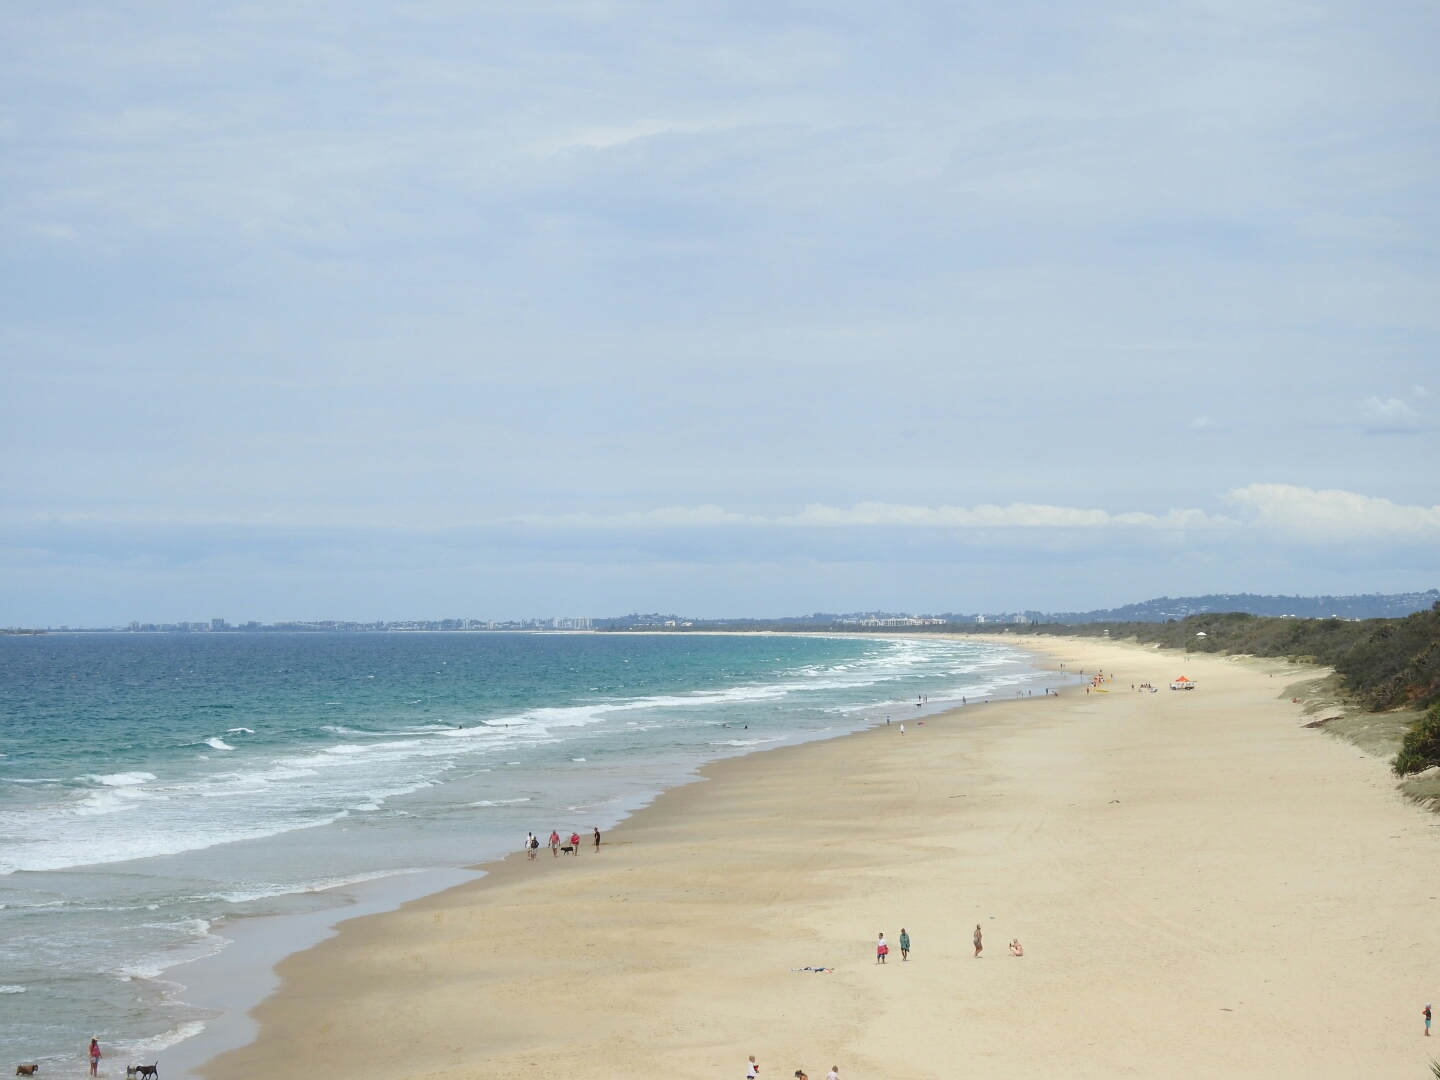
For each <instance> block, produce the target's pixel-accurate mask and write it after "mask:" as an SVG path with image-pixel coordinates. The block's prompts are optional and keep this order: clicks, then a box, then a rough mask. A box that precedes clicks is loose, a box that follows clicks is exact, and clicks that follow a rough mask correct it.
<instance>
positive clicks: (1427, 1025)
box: [91, 1001, 1430, 1076]
mask: <svg viewBox="0 0 1440 1080" xmlns="http://www.w3.org/2000/svg"><path fill="white" fill-rule="evenodd" d="M1425 1037H1426V1038H1427V1039H1428V1038H1429V1037H1430V1002H1428V1001H1427V1002H1425ZM91 1075H92V1076H93V1075H94V1073H93V1072H92V1073H91Z"/></svg>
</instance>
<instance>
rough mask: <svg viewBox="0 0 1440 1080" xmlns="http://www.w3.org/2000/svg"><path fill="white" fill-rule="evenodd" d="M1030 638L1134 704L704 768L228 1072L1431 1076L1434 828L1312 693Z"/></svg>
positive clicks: (405, 933)
mask: <svg viewBox="0 0 1440 1080" xmlns="http://www.w3.org/2000/svg"><path fill="white" fill-rule="evenodd" d="M1006 640H1007V641H1011V642H1014V643H1015V644H1023V641H1017V640H1016V639H1014V638H1007V639H1006ZM1031 644H1032V646H1033V647H1034V648H1035V649H1050V650H1055V653H1054V655H1055V657H1056V658H1057V659H1063V660H1065V661H1066V662H1067V663H1068V664H1069V665H1070V666H1071V667H1072V668H1073V667H1085V668H1086V669H1087V670H1093V668H1094V667H1096V666H1103V667H1105V668H1106V669H1107V670H1109V669H1110V667H1111V666H1112V665H1113V667H1114V669H1115V671H1116V672H1117V673H1118V675H1117V678H1116V680H1115V682H1113V683H1111V684H1110V686H1109V689H1110V691H1111V692H1110V693H1107V694H1092V695H1089V696H1088V697H1087V696H1086V694H1085V693H1084V691H1083V690H1078V691H1077V690H1070V691H1067V692H1066V694H1065V696H1064V697H1063V698H1062V699H1061V700H1054V699H1048V700H1047V699H1042V698H1039V697H1036V698H1033V699H1030V700H1027V701H1025V702H1023V703H1018V702H1017V703H1007V704H997V705H992V706H988V707H982V708H974V707H972V708H968V709H963V710H958V711H956V712H954V713H950V714H948V715H947V716H945V717H940V718H935V719H930V720H927V721H926V722H925V723H924V724H923V725H917V724H916V723H915V721H914V720H913V718H912V719H910V720H908V721H907V723H906V730H907V734H906V735H905V736H904V737H903V738H902V737H901V735H900V734H899V730H898V726H897V725H892V726H890V727H888V728H885V727H881V728H878V729H874V730H871V731H867V732H863V733H861V734H859V735H853V736H848V737H845V738H840V739H834V740H831V741H828V742H822V743H811V744H808V745H804V746H799V747H792V748H787V749H781V750H776V751H772V752H768V753H760V754H754V755H751V756H749V757H745V758H741V759H735V760H731V761H725V762H721V763H718V764H715V765H711V766H709V767H707V768H706V769H705V775H706V776H708V777H709V778H710V779H709V782H705V783H697V784H692V785H690V786H688V787H684V788H680V789H677V790H674V791H671V792H669V793H667V794H666V795H664V796H662V797H661V798H660V799H659V800H658V801H657V802H656V804H655V805H654V806H653V807H651V808H649V809H647V810H644V811H642V812H641V813H639V814H637V815H636V816H635V817H633V818H632V819H631V820H630V821H628V822H627V823H626V824H625V825H624V826H623V827H622V828H619V829H616V830H614V831H613V832H611V833H610V834H609V835H608V836H607V838H606V839H607V841H608V842H607V844H606V845H605V847H604V848H603V850H602V851H601V853H600V854H599V855H595V854H592V853H591V852H590V851H589V850H588V849H586V850H585V852H584V854H583V855H582V856H581V857H579V858H568V859H566V858H562V859H560V860H558V861H557V860H554V859H552V858H551V857H550V855H549V854H548V853H545V854H543V855H542V856H541V858H540V860H539V861H538V862H537V863H534V864H531V863H527V862H525V861H524V860H522V859H519V858H517V857H512V858H511V859H508V860H506V861H505V862H504V863H502V864H500V865H499V866H498V867H497V868H495V872H494V873H493V874H492V875H491V876H490V877H488V878H486V879H485V880H483V881H479V882H476V883H473V884H470V885H464V886H461V887H459V888H456V889H453V890H451V891H449V892H446V893H441V894H438V895H436V896H432V897H429V898H426V899H424V900H420V901H417V902H414V903H412V904H410V905H408V906H406V907H405V908H404V909H402V910H401V911H398V912H395V913H391V914H385V915H378V916H372V917H368V918H364V919H357V920H354V921H352V922H349V923H346V924H344V925H343V926H342V928H341V931H340V933H339V935H338V936H337V937H335V938H333V939H332V940H330V941H328V942H326V943H325V944H322V945H320V946H317V947H316V948H314V949H311V950H309V951H307V952H304V953H300V954H297V955H295V956H293V957H291V958H289V959H287V960H286V961H284V963H283V964H282V965H281V966H280V969H279V970H280V973H281V974H282V976H283V984H282V988H281V990H280V991H279V992H278V993H277V994H276V995H275V996H273V997H272V998H270V999H269V1000H267V1001H266V1002H264V1003H263V1004H262V1005H261V1006H260V1007H259V1009H258V1010H257V1011H256V1016H257V1018H258V1019H259V1021H260V1028H261V1034H260V1037H259V1039H258V1041H257V1042H256V1043H255V1044H253V1045H251V1046H249V1047H246V1048H243V1049H241V1050H237V1051H232V1052H230V1053H228V1054H225V1055H223V1056H221V1057H219V1058H217V1059H216V1060H215V1061H213V1062H212V1063H211V1064H210V1065H209V1066H208V1068H207V1069H206V1070H205V1075H206V1076H207V1077H209V1078H210V1080H231V1078H234V1080H253V1078H254V1077H259V1076H263V1077H267V1078H275V1080H289V1078H292V1077H293V1078H296V1080H300V1078H304V1080H314V1078H316V1077H344V1078H345V1080H369V1078H375V1080H379V1078H382V1077H383V1078H385V1080H394V1078H396V1077H496V1078H499V1077H509V1078H529V1077H606V1078H608V1077H642V1078H643V1077H696V1078H705V1080H715V1078H721V1080H739V1078H740V1077H742V1076H743V1075H744V1073H743V1068H744V1063H745V1059H746V1056H747V1055H749V1054H755V1055H756V1056H757V1058H758V1059H759V1062H760V1065H761V1066H762V1072H761V1076H762V1077H763V1078H765V1080H781V1078H789V1077H791V1076H792V1074H793V1073H794V1071H795V1070H796V1069H797V1068H804V1069H805V1071H806V1072H807V1073H808V1074H809V1076H810V1077H811V1078H812V1080H819V1078H821V1077H823V1076H824V1075H825V1073H826V1071H827V1070H828V1069H829V1067H830V1066H831V1065H832V1064H838V1065H839V1066H840V1075H841V1077H842V1078H844V1080H870V1078H894V1080H900V1078H907V1080H911V1078H935V1080H945V1078H952V1077H971V1076H973V1077H993V1078H1003V1077H1025V1078H1027V1080H1030V1078H1033V1077H1037V1076H1051V1077H1095V1078H1102V1077H1103V1078H1111V1077H1117V1076H1141V1077H1165V1078H1183V1077H1205V1078H1206V1080H1214V1078H1215V1077H1225V1078H1234V1077H1265V1078H1267V1080H1274V1078H1277V1077H1292V1076H1293V1077H1302V1076H1303V1077H1307V1078H1314V1077H1337V1078H1339V1077H1344V1078H1346V1080H1353V1078H1356V1077H1387V1078H1388V1077H1421V1076H1425V1075H1428V1068H1427V1067H1426V1064H1425V1063H1426V1058H1427V1051H1431V1050H1432V1048H1433V1049H1434V1051H1435V1052H1436V1053H1440V1039H1428V1040H1427V1039H1425V1038H1423V1037H1422V1034H1421V1033H1422V1030H1423V1026H1422V1019H1421V1016H1420V1010H1421V1008H1422V1007H1423V1006H1424V1004H1425V1002H1426V1001H1429V1000H1434V999H1436V998H1437V997H1440V966H1437V957H1440V900H1437V899H1436V897H1437V896H1440V831H1437V821H1440V819H1437V818H1436V817H1435V816H1434V815H1432V814H1429V813H1426V812H1424V811H1422V810H1419V809H1417V808H1415V807H1414V806H1412V805H1410V804H1407V803H1405V802H1404V801H1403V800H1402V799H1401V798H1400V797H1399V796H1398V795H1397V794H1396V793H1395V791H1394V785H1393V782H1392V780H1391V778H1390V777H1389V775H1388V773H1387V770H1386V766H1385V763H1384V762H1383V761H1382V760H1380V759H1378V758H1375V757H1370V756H1366V755H1364V754H1362V753H1361V752H1360V751H1359V750H1358V749H1356V748H1355V747H1354V746H1352V745H1351V744H1348V743H1345V742H1343V741H1340V740H1338V739H1335V738H1332V737H1329V736H1327V735H1325V734H1324V733H1323V732H1320V731H1314V730H1305V729H1304V728H1303V727H1302V726H1301V723H1302V720H1303V719H1304V718H1302V717H1301V715H1300V709H1299V706H1295V705H1292V704H1290V702H1289V700H1288V699H1282V698H1281V697H1280V694H1281V692H1282V690H1283V688H1284V686H1285V685H1286V684H1287V681H1288V678H1287V673H1288V677H1289V678H1299V677H1301V675H1302V674H1303V673H1302V672H1301V671H1298V670H1297V669H1287V668H1285V666H1284V665H1283V664H1280V663H1278V662H1275V663H1269V664H1266V663H1263V662H1258V661H1233V660H1226V659H1223V658H1190V659H1187V660H1185V661H1184V663H1183V666H1182V665H1181V663H1180V662H1179V661H1178V660H1177V659H1176V658H1175V657H1174V656H1173V655H1172V654H1157V653H1156V652H1154V651H1153V650H1145V649H1140V648H1136V647H1133V646H1126V645H1119V644H1109V643H1100V644H1093V643H1080V642H1074V641H1066V640H1061V641H1058V642H1057V641H1055V640H1054V639H1048V640H1046V639H1037V640H1036V641H1034V642H1032V643H1031ZM1182 670H1183V671H1184V672H1185V673H1186V674H1188V675H1190V676H1191V677H1193V678H1195V679H1196V680H1197V681H1198V682H1199V686H1200V688H1199V689H1198V690H1196V691H1193V692H1186V693H1180V692H1174V691H1170V690H1168V689H1166V687H1167V686H1168V683H1169V681H1170V679H1171V678H1173V677H1174V676H1175V675H1176V674H1178V673H1179V672H1180V671H1182ZM1270 671H1276V672H1280V673H1281V674H1280V676H1279V677H1270V676H1269V674H1268V672H1270ZM1142 681H1151V682H1154V683H1155V684H1156V685H1157V686H1159V687H1161V690H1160V692H1159V693H1157V694H1148V693H1147V694H1132V693H1130V691H1129V685H1130V683H1131V682H1136V683H1139V682H1142ZM537 825H539V826H540V827H541V828H546V829H547V831H548V826H546V824H545V823H544V822H538V823H537ZM977 922H978V923H980V924H981V925H982V926H983V927H984V932H985V943H986V948H985V954H984V956H983V957H982V958H981V959H979V960H976V959H972V957H971V953H972V949H971V946H970V937H971V933H972V932H973V930H974V927H975V924H976V923H977ZM901 926H905V927H906V928H907V929H908V930H909V931H910V935H911V937H912V939H913V942H914V952H913V953H912V958H911V960H910V962H909V963H902V962H901V961H900V956H899V949H898V947H896V943H897V938H898V937H899V932H900V928H901ZM882 930H883V931H884V932H885V935H886V937H887V939H888V940H889V941H890V943H891V946H892V949H893V950H894V951H893V952H892V953H891V956H890V962H889V963H888V964H886V965H885V966H884V967H879V966H877V965H876V964H875V960H874V948H873V943H874V940H875V935H876V933H877V932H879V931H882ZM1017 936H1018V937H1019V938H1020V939H1021V941H1022V942H1023V943H1024V946H1025V956H1024V957H1023V958H1022V959H1015V958H1013V957H1011V956H1010V955H1009V953H1008V951H1007V949H1006V944H1007V942H1009V940H1010V939H1011V938H1012V937H1017ZM806 965H834V966H835V968H836V971H835V973H834V974H825V975H815V974H803V973H792V971H791V969H792V968H798V967H804V966H806Z"/></svg>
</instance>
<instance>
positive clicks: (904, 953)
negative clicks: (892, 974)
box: [900, 926, 910, 960]
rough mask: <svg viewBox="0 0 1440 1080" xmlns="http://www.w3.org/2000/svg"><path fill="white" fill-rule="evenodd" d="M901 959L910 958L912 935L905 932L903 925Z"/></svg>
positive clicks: (901, 929) (901, 930) (901, 931)
mask: <svg viewBox="0 0 1440 1080" xmlns="http://www.w3.org/2000/svg"><path fill="white" fill-rule="evenodd" d="M900 959H901V960H909V959H910V935H909V934H907V933H906V932H905V928H904V927H903V926H902V927H900Z"/></svg>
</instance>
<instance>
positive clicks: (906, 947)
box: [875, 926, 910, 964]
mask: <svg viewBox="0 0 1440 1080" xmlns="http://www.w3.org/2000/svg"><path fill="white" fill-rule="evenodd" d="M889 955H890V946H889V945H887V944H885V932H884V931H883V930H882V931H881V932H880V940H879V941H877V942H876V943H875V962H876V963H877V964H883V963H885V958H886V957H887V956H889ZM900 959H901V960H909V959H910V935H909V934H907V933H906V932H905V928H904V927H903V926H902V927H901V928H900Z"/></svg>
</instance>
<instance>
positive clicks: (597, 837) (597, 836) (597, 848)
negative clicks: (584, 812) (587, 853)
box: [595, 829, 600, 855]
mask: <svg viewBox="0 0 1440 1080" xmlns="http://www.w3.org/2000/svg"><path fill="white" fill-rule="evenodd" d="M595 853H596V854H597V855H598V854H599V853H600V830H599V829H596V830H595Z"/></svg>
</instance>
